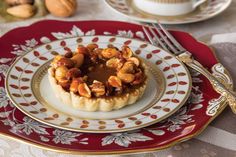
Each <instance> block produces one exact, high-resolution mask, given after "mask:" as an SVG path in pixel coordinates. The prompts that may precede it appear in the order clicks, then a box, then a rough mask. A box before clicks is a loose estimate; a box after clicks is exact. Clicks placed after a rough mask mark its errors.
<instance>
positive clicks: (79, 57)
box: [71, 53, 84, 68]
mask: <svg viewBox="0 0 236 157" xmlns="http://www.w3.org/2000/svg"><path fill="white" fill-rule="evenodd" d="M71 60H72V61H73V62H74V64H75V67H77V68H79V67H80V66H81V65H82V64H83V63H84V55H83V54H81V53H77V54H75V55H74V56H73V57H72V58H71Z"/></svg>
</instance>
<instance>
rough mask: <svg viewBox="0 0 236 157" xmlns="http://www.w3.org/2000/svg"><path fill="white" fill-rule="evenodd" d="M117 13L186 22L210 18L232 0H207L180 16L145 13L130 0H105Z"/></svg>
mask: <svg viewBox="0 0 236 157" xmlns="http://www.w3.org/2000/svg"><path fill="white" fill-rule="evenodd" d="M105 2H106V4H108V6H110V7H111V8H112V9H113V10H115V11H116V12H117V13H120V14H122V15H125V16H127V17H128V18H130V19H133V20H136V21H140V22H149V23H156V21H157V20H159V22H161V23H163V24H186V23H193V22H199V21H203V20H207V19H210V18H212V17H214V16H216V15H218V14H220V13H222V12H223V11H224V10H225V9H227V8H228V7H229V5H230V3H231V2H232V0H209V1H207V2H205V3H203V4H202V5H200V6H199V7H197V8H196V9H195V10H194V11H193V12H191V13H188V14H185V15H180V16H158V15H153V14H149V13H146V12H144V11H142V10H140V9H138V8H136V7H135V5H134V4H133V1H132V0H119V1H116V0H105Z"/></svg>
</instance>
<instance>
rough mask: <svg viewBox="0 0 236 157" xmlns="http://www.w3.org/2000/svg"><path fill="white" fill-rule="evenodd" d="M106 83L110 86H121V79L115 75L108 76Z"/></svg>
mask: <svg viewBox="0 0 236 157" xmlns="http://www.w3.org/2000/svg"><path fill="white" fill-rule="evenodd" d="M108 83H109V84H110V85H111V86H112V87H121V86H122V82H121V80H120V79H119V78H118V77H116V76H110V77H109V78H108Z"/></svg>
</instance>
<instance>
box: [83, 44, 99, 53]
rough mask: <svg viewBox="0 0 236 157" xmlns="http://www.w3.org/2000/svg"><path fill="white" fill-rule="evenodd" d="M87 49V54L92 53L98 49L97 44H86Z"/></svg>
mask: <svg viewBox="0 0 236 157" xmlns="http://www.w3.org/2000/svg"><path fill="white" fill-rule="evenodd" d="M86 47H87V49H88V50H89V52H92V51H93V50H94V49H96V48H98V45H97V44H88V45H87V46H86Z"/></svg>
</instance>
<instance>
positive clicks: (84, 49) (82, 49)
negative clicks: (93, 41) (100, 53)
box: [77, 46, 89, 54]
mask: <svg viewBox="0 0 236 157" xmlns="http://www.w3.org/2000/svg"><path fill="white" fill-rule="evenodd" d="M77 53H80V54H88V53H89V50H88V49H87V48H86V47H84V46H80V47H78V48H77Z"/></svg>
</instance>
